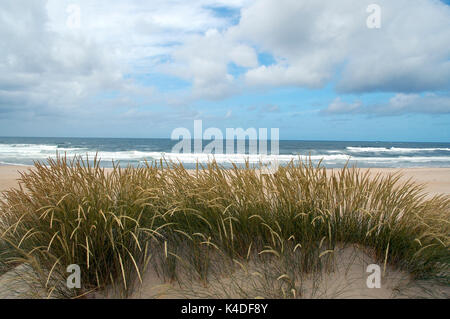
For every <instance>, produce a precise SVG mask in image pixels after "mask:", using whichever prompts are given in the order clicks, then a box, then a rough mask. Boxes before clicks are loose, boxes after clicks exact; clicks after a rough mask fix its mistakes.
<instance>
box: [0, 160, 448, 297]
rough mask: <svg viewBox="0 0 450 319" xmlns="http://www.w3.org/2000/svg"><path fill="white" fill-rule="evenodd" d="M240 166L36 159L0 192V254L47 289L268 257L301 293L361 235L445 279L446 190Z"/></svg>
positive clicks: (384, 257)
mask: <svg viewBox="0 0 450 319" xmlns="http://www.w3.org/2000/svg"><path fill="white" fill-rule="evenodd" d="M246 166H247V167H246V169H242V168H240V167H237V166H234V167H233V168H232V169H224V168H223V167H221V166H220V165H218V164H217V163H215V162H212V163H209V164H208V165H206V166H198V167H197V169H195V170H192V171H189V170H186V169H185V168H184V167H183V166H182V165H181V164H174V163H163V162H154V163H147V164H145V165H142V166H140V167H138V168H131V167H127V168H121V167H119V166H114V168H113V169H112V170H105V169H103V168H101V166H100V163H99V161H97V160H96V159H95V160H94V161H93V162H89V161H87V160H86V161H85V160H83V159H82V158H75V159H73V160H67V159H66V158H64V157H58V158H57V159H55V160H51V159H50V160H49V161H48V163H47V164H46V165H44V164H42V163H35V167H34V168H33V169H32V170H30V171H28V172H27V173H23V174H22V175H21V178H20V187H19V188H18V189H13V190H9V191H7V192H5V193H4V194H3V197H4V198H3V199H2V200H1V201H0V216H1V222H0V236H1V237H0V247H2V250H1V252H0V264H3V265H4V267H5V268H6V266H8V265H9V268H11V266H12V265H17V264H21V263H24V264H27V265H29V266H30V267H31V268H32V269H33V272H34V274H35V278H36V282H37V283H38V285H39V287H41V288H42V289H43V290H44V291H46V294H47V295H48V296H53V297H80V296H86V295H88V294H89V293H90V292H93V291H102V290H105V289H107V288H108V289H110V288H113V289H114V290H115V291H117V292H118V293H119V294H120V295H121V296H123V297H126V296H128V295H129V294H130V293H131V292H132V291H133V289H135V287H136V285H138V284H139V283H140V282H141V281H142V278H143V276H144V274H145V272H146V271H147V270H148V269H149V267H151V268H153V269H154V270H155V271H156V272H157V273H158V275H159V276H161V277H162V278H164V279H165V280H167V281H171V282H178V283H180V284H182V281H183V280H186V279H185V278H190V279H194V280H196V281H198V282H200V283H201V284H202V285H203V286H207V285H208V284H209V282H210V280H211V278H212V277H214V276H220V274H221V273H222V274H224V273H225V272H226V271H227V270H228V269H235V268H233V267H235V266H238V267H241V268H242V267H246V266H245V265H248V264H249V263H251V262H259V264H261V263H262V264H263V265H266V266H267V265H272V263H273V261H274V260H276V261H277V265H278V266H277V272H278V273H277V276H276V278H272V279H270V280H269V281H267V282H271V283H272V284H273V283H274V282H277V283H279V289H281V290H282V291H283V294H284V295H286V296H291V297H292V296H294V297H298V296H299V295H301V293H299V291H298V287H297V285H296V283H297V282H299V278H300V277H302V276H306V275H311V274H312V275H314V274H317V273H319V272H321V271H333V265H334V252H335V250H336V247H337V246H339V245H341V244H356V245H358V246H360V247H363V248H365V249H366V250H367V251H368V252H370V253H371V254H372V255H373V257H374V258H375V259H376V260H377V261H378V262H379V263H380V265H384V266H386V265H390V266H393V267H397V268H398V269H401V270H404V271H407V272H408V273H410V274H412V276H413V277H414V278H417V279H430V278H431V279H434V280H438V281H440V282H442V283H444V284H447V285H448V284H449V278H450V276H449V268H448V267H449V261H450V253H449V250H448V247H449V238H450V237H449V234H450V225H449V222H450V198H449V196H443V195H442V196H435V197H433V198H428V197H426V194H425V193H424V192H423V187H421V186H418V185H416V184H414V183H412V182H400V175H398V174H394V175H389V176H382V175H376V176H374V175H369V172H366V173H363V172H361V171H360V170H358V169H356V168H347V167H346V168H344V169H341V170H333V171H327V170H326V169H325V168H324V167H322V166H321V165H320V164H319V165H316V166H314V165H313V164H312V163H311V162H310V161H300V162H298V163H294V162H291V163H290V164H289V165H287V166H285V167H281V168H280V169H279V170H278V172H277V173H275V174H273V175H262V174H260V173H259V171H258V170H257V169H251V168H250V167H249V165H248V164H247V165H246ZM70 264H77V265H79V266H80V267H81V269H82V280H81V282H82V288H81V289H78V290H70V289H68V288H67V287H66V285H65V283H66V278H67V276H68V274H67V273H66V267H67V266H68V265H70ZM280 265H281V266H280ZM283 265H284V266H283ZM267 267H269V266H267ZM233 271H235V270H231V272H233ZM181 274H183V275H181ZM183 278H184V279H183ZM269 290H270V288H267V289H266V291H269ZM270 296H272V297H273V295H270Z"/></svg>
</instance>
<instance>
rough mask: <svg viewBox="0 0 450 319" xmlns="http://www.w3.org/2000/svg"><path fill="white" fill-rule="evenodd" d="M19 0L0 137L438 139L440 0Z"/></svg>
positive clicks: (7, 32)
mask: <svg viewBox="0 0 450 319" xmlns="http://www.w3.org/2000/svg"><path fill="white" fill-rule="evenodd" d="M25 1H26V0H5V1H2V3H1V4H0V13H1V14H0V36H1V38H2V44H0V47H1V49H0V136H67V137H145V138H148V137H162V138H165V137H166V138H168V137H170V134H171V132H172V131H173V130H174V129H175V128H178V127H186V128H188V129H192V127H193V122H194V120H203V125H204V127H218V128H220V129H225V128H227V127H233V128H237V127H243V128H249V127H256V128H258V127H266V128H279V129H280V136H281V138H282V139H301V140H370V141H372V140H374V141H378V140H385V141H441V142H450V45H449V43H450V6H449V1H436V0H415V1H407V0H395V1H392V0H391V1H389V0H379V1H376V4H377V5H378V7H379V9H380V18H381V20H380V23H381V25H380V28H369V27H368V26H367V20H368V19H370V18H372V17H375V16H374V15H373V14H375V12H373V11H367V8H368V6H369V5H370V4H373V3H375V1H373V0H371V1H365V0H339V1H333V2H331V3H330V1H325V0H323V1H322V0H314V1H313V0H297V1H294V0H279V1H278V0H277V1H275V0H259V1H250V0H229V1H225V0H192V1H189V2H186V1H181V0H173V1H163V0H154V1H145V2H144V1H139V0H121V1H114V2H111V1H107V0H96V1H87V0H79V1H73V0H72V1H66V0H48V1H45V0H36V1H33V2H32V4H30V3H29V1H27V2H25ZM22 2H23V3H22ZM371 21H372V20H371Z"/></svg>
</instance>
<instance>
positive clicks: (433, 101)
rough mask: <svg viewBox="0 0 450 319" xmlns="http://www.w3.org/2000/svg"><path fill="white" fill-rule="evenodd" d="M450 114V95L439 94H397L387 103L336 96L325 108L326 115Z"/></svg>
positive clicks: (323, 112) (323, 111)
mask: <svg viewBox="0 0 450 319" xmlns="http://www.w3.org/2000/svg"><path fill="white" fill-rule="evenodd" d="M412 113H415V114H419V113H426V114H450V96H449V95H437V94H431V93H428V94H425V95H419V94H402V93H400V94H396V95H395V96H393V97H392V98H391V99H389V101H388V102H386V103H374V104H370V105H363V103H361V102H360V101H356V102H353V103H349V102H344V101H342V100H341V99H340V98H336V99H335V100H334V101H333V102H332V103H331V104H330V105H329V106H328V108H326V109H325V110H322V114H324V115H348V114H363V115H375V116H392V115H403V114H412Z"/></svg>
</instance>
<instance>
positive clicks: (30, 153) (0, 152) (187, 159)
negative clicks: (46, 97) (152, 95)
mask: <svg viewBox="0 0 450 319" xmlns="http://www.w3.org/2000/svg"><path fill="white" fill-rule="evenodd" d="M347 150H348V151H350V152H352V151H353V152H354V153H357V152H360V153H364V152H383V150H385V151H384V152H386V154H389V152H391V153H392V152H398V153H400V154H399V155H400V156H396V157H392V156H391V157H387V156H377V157H375V156H350V155H348V154H344V153H342V152H341V153H339V151H325V152H324V154H315V155H311V156H310V158H311V160H313V161H319V160H323V162H324V164H328V165H343V164H345V163H346V162H347V161H351V162H358V163H367V164H370V165H388V166H392V165H397V164H399V163H404V164H406V165H414V164H428V163H429V164H431V165H432V164H433V163H440V164H442V163H445V165H447V164H448V165H449V166H450V155H449V156H406V155H402V154H407V153H408V152H412V151H409V150H414V151H415V152H417V151H418V150H441V151H442V150H449V151H450V149H431V148H430V149H387V148H368V147H366V148H354V147H353V148H351V147H348V148H347ZM399 150H400V151H399ZM57 152H58V153H59V154H60V155H66V156H67V157H68V158H72V157H74V156H76V155H79V156H83V157H84V158H86V156H88V157H89V158H90V159H93V158H94V157H95V156H96V155H97V157H98V158H99V159H101V160H102V161H103V162H111V161H122V162H136V163H138V162H143V161H146V160H147V161H152V160H160V159H165V160H167V161H174V162H181V163H184V164H195V163H197V162H199V163H207V162H209V161H211V160H213V159H215V160H216V161H217V162H218V163H224V164H226V163H236V164H242V163H245V162H249V163H251V164H255V163H260V162H261V161H262V162H267V161H269V160H270V161H274V160H277V161H278V162H279V163H281V164H282V163H288V162H290V161H292V160H294V161H296V160H299V159H300V158H301V159H303V160H305V159H307V158H309V155H308V154H309V153H308V154H303V155H302V156H301V157H300V156H299V155H283V154H282V155H269V156H265V157H263V158H262V157H261V156H260V155H245V154H215V155H213V154H191V153H181V154H180V153H164V152H145V151H136V150H130V151H117V152H109V151H99V152H96V151H92V150H89V149H86V148H73V147H72V148H70V147H66V148H64V147H58V146H56V145H45V144H0V163H1V164H15V165H17V164H31V162H32V161H33V160H38V161H44V160H46V159H48V158H49V157H51V158H55V157H56V154H57ZM389 155H392V154H389ZM430 155H431V154H430Z"/></svg>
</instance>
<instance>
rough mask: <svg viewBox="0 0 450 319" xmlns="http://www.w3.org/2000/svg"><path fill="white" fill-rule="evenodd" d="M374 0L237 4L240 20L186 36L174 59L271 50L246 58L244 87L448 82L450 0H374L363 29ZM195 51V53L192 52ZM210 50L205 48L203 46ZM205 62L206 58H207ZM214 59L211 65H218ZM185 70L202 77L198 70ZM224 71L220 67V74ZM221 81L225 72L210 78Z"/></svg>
mask: <svg viewBox="0 0 450 319" xmlns="http://www.w3.org/2000/svg"><path fill="white" fill-rule="evenodd" d="M371 3H373V1H372V0H340V1H328V0H327V1H325V0H277V1H274V0H259V1H254V2H252V3H251V4H250V5H248V6H247V7H244V8H243V9H242V11H241V20H240V22H239V24H238V25H236V26H232V27H230V28H228V29H226V30H225V31H224V32H223V33H222V34H221V35H220V41H221V43H220V45H218V44H217V42H216V41H208V40H207V39H208V38H209V35H205V36H204V37H202V38H200V39H199V38H197V39H195V40H194V41H193V42H190V41H188V43H187V44H186V47H192V48H195V49H192V50H191V52H190V53H188V52H186V47H182V48H180V51H178V55H176V60H178V59H180V60H183V62H184V63H183V65H188V66H189V65H190V63H189V61H190V59H197V58H201V59H202V60H205V61H214V63H215V64H218V65H219V64H220V65H222V69H225V65H226V64H227V63H228V62H229V61H230V60H231V58H230V56H227V55H221V54H220V52H222V51H225V52H229V51H231V50H232V49H233V48H234V47H236V46H237V45H239V44H241V43H245V44H246V45H249V46H252V47H253V48H256V49H257V50H258V52H266V53H269V54H272V55H273V56H274V58H275V59H276V63H275V64H274V65H271V66H265V65H259V66H256V67H255V66H252V65H251V64H248V65H245V66H246V67H248V68H249V70H248V72H247V73H246V75H245V83H246V85H248V86H250V87H279V86H297V87H305V88H321V87H323V86H325V85H327V84H328V83H330V82H331V81H335V82H336V88H337V89H338V90H339V91H341V92H346V93H348V92H374V91H385V92H386V91H388V92H403V93H411V92H424V91H430V90H448V89H449V88H450V60H449V57H450V46H449V45H448V43H450V7H449V6H446V5H445V4H443V3H441V2H439V1H433V0H417V1H414V3H411V2H410V1H408V0H396V1H392V0H379V1H378V2H377V3H378V4H379V5H380V6H381V9H382V26H381V29H369V28H367V25H366V20H367V18H368V16H369V14H368V13H367V12H366V9H367V6H368V5H369V4H371ZM194 51H196V52H197V54H193V53H194ZM204 51H208V52H211V51H213V52H216V54H211V55H204V54H203V53H202V52H204ZM205 63H206V62H205ZM218 65H217V68H219V66H218ZM187 72H188V73H189V74H190V75H191V76H192V77H193V78H195V79H197V80H198V79H199V78H201V74H196V70H194V69H192V68H190V69H189V70H187ZM222 75H223V74H222ZM215 80H216V82H217V81H220V80H222V81H223V84H224V85H225V83H226V82H227V81H229V79H228V78H226V77H225V76H221V77H220V78H217V79H215Z"/></svg>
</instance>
